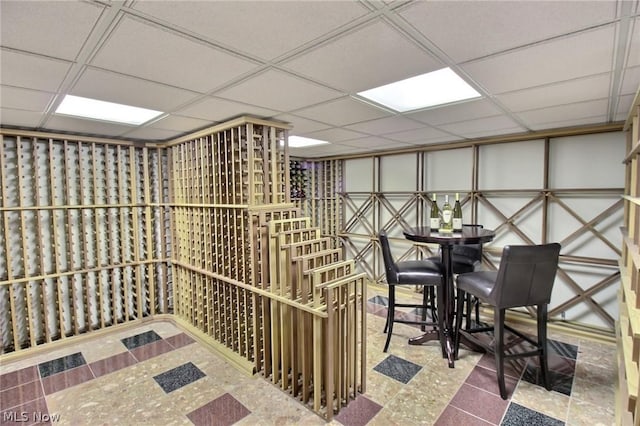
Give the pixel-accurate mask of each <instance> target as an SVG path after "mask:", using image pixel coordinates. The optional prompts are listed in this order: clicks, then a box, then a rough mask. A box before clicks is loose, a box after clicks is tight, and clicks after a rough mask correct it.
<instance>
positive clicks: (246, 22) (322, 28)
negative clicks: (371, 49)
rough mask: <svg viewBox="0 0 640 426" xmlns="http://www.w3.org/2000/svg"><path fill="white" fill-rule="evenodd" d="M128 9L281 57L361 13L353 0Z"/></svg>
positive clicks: (270, 56) (147, 5) (241, 47)
mask: <svg viewBox="0 0 640 426" xmlns="http://www.w3.org/2000/svg"><path fill="white" fill-rule="evenodd" d="M133 7H134V8H135V9H137V10H140V11H142V12H144V13H146V14H149V15H153V16H155V17H158V18H160V19H163V20H165V21H168V22H171V23H172V24H174V25H178V26H181V27H183V28H185V29H187V30H189V31H193V32H196V33H199V34H202V35H204V36H205V37H207V38H209V39H211V40H216V41H218V42H220V43H221V44H222V45H225V46H229V47H232V48H233V49H234V50H237V51H240V52H245V53H248V54H251V55H255V56H257V57H260V58H265V59H273V58H276V57H278V56H281V55H283V54H284V53H286V52H288V51H290V50H293V49H295V48H297V47H299V46H301V45H303V44H305V43H308V42H311V41H312V40H314V39H316V38H317V37H319V36H321V35H323V34H326V33H327V32H330V31H332V30H333V29H335V28H338V27H340V26H343V25H345V24H347V23H349V22H350V21H352V20H354V19H356V18H358V17H360V16H362V15H364V14H366V13H367V9H366V8H364V7H363V6H362V5H360V4H359V3H357V2H345V1H341V2H326V1H315V2H292V1H284V2H283V1H241V2H238V1H227V2H224V1H216V2H207V1H196V2H191V3H190V7H189V8H181V7H176V5H175V3H173V2H162V1H159V2H158V1H146V2H137V3H136V4H135V5H134V6H133ZM272 25H273V26H272Z"/></svg>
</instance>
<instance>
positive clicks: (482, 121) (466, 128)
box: [438, 115, 525, 138]
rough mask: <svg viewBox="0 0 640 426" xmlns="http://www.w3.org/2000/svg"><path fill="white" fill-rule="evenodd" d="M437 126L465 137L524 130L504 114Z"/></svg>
mask: <svg viewBox="0 0 640 426" xmlns="http://www.w3.org/2000/svg"><path fill="white" fill-rule="evenodd" d="M438 128H439V129H441V130H445V131H448V132H451V133H455V134H456V135H459V136H462V137H465V138H473V137H483V136H489V135H491V134H492V133H491V132H496V134H498V133H499V132H502V133H501V134H504V133H515V132H522V131H524V130H525V129H523V128H522V127H520V126H519V125H518V123H516V122H515V121H513V120H512V119H511V118H509V117H507V116H504V115H496V116H494V117H487V118H478V119H475V120H467V121H462V122H459V123H452V124H444V125H442V126H438Z"/></svg>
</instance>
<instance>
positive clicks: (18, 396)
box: [0, 380, 44, 411]
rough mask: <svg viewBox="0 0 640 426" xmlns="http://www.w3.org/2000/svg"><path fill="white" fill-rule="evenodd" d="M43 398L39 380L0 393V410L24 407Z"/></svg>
mask: <svg viewBox="0 0 640 426" xmlns="http://www.w3.org/2000/svg"><path fill="white" fill-rule="evenodd" d="M43 396H44V395H43V394H42V385H41V384H40V380H36V381H32V382H29V383H25V384H23V385H20V386H14V387H12V388H11V389H7V390H3V391H1V392H0V409H1V410H3V411H4V410H7V409H9V408H13V407H16V406H18V405H24V404H26V403H28V402H31V401H33V400H35V399H38V398H42V397H43Z"/></svg>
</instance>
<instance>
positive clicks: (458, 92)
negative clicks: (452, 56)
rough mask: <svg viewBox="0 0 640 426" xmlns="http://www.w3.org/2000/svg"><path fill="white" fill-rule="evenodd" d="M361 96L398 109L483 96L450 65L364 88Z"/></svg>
mask: <svg viewBox="0 0 640 426" xmlns="http://www.w3.org/2000/svg"><path fill="white" fill-rule="evenodd" d="M358 95H360V96H362V97H365V98H367V99H370V100H372V101H374V102H377V103H379V104H382V105H384V106H387V107H389V108H392V109H394V110H396V111H398V112H406V111H412V110H415V109H421V108H427V107H430V106H435V105H443V104H448V103H451V102H456V101H461V100H465V99H472V98H477V97H480V93H478V92H477V91H476V90H475V89H474V88H473V87H471V86H469V84H467V82H466V81H464V80H463V79H461V78H460V77H459V76H458V74H456V73H455V72H453V71H452V70H451V68H443V69H441V70H437V71H432V72H430V73H427V74H422V75H417V76H415V77H410V78H407V79H405V80H400V81H397V82H395V83H390V84H386V85H384V86H380V87H376V88H374V89H370V90H365V91H364V92H360V93H358Z"/></svg>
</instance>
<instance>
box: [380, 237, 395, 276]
mask: <svg viewBox="0 0 640 426" xmlns="http://www.w3.org/2000/svg"><path fill="white" fill-rule="evenodd" d="M378 240H379V241H380V248H381V249H382V259H383V261H384V271H385V273H386V275H387V283H389V284H397V283H398V267H397V265H396V263H395V262H394V261H393V257H392V256H391V248H390V247H389V238H388V237H387V233H386V231H380V233H379V234H378Z"/></svg>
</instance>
